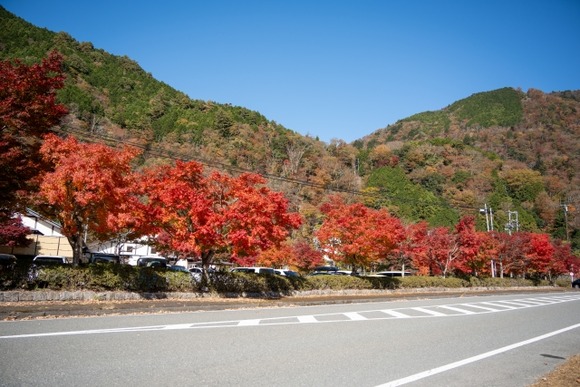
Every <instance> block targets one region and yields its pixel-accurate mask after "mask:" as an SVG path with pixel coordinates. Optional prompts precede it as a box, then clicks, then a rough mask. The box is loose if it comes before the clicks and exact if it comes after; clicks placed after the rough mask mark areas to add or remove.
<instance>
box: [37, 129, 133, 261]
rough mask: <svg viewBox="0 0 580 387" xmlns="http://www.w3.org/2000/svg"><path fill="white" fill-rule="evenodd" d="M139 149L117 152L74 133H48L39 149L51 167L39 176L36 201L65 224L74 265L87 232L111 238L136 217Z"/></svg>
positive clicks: (98, 237)
mask: <svg viewBox="0 0 580 387" xmlns="http://www.w3.org/2000/svg"><path fill="white" fill-rule="evenodd" d="M138 153H139V151H138V150H136V149H134V148H125V149H123V150H121V151H119V150H116V149H114V148H111V147H108V146H106V145H102V144H83V143H80V142H78V141H77V140H76V139H75V138H73V137H68V138H66V139H61V138H59V137H57V136H55V135H47V136H46V138H45V141H44V144H43V145H42V147H41V149H40V154H41V155H42V158H43V159H44V161H45V162H47V163H49V164H50V165H51V166H52V169H53V171H52V172H48V173H45V174H43V175H42V176H41V181H40V191H39V193H38V197H37V200H38V203H39V205H40V206H41V208H42V209H43V210H44V211H45V212H47V213H49V214H51V215H52V216H54V217H55V218H56V219H57V220H58V221H59V222H60V224H61V225H62V233H63V234H64V235H65V236H66V237H67V239H68V241H69V243H70V244H71V246H72V248H73V264H75V265H77V264H78V263H79V262H80V259H81V257H82V251H83V246H84V235H85V233H86V232H87V231H90V233H91V235H92V236H93V237H95V238H97V239H98V240H107V239H109V238H111V236H112V234H114V233H115V231H116V230H118V229H119V228H126V227H131V226H133V225H135V223H136V222H137V221H136V217H135V215H134V211H135V206H136V205H137V204H138V200H137V196H136V195H134V191H133V177H134V175H133V173H132V169H131V161H132V160H133V159H134V158H135V156H137V155H138Z"/></svg>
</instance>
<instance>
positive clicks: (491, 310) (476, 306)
mask: <svg viewBox="0 0 580 387" xmlns="http://www.w3.org/2000/svg"><path fill="white" fill-rule="evenodd" d="M461 305H464V306H468V307H470V308H477V309H483V310H487V311H488V312H501V310H499V309H494V308H488V307H485V306H481V305H475V304H461Z"/></svg>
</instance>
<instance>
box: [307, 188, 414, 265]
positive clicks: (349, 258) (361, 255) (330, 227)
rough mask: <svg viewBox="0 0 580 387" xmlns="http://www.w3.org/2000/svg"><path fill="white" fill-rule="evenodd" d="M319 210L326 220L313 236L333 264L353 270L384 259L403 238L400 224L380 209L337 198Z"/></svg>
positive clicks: (384, 210)
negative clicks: (342, 264)
mask: <svg viewBox="0 0 580 387" xmlns="http://www.w3.org/2000/svg"><path fill="white" fill-rule="evenodd" d="M321 211H322V212H323V213H324V214H325V215H326V217H325V219H324V222H323V223H322V226H321V227H320V229H319V230H318V231H317V232H316V237H317V238H318V240H319V242H320V244H321V247H322V249H323V250H324V251H326V252H327V253H328V254H329V255H330V256H332V257H333V258H334V259H335V260H336V261H339V262H344V263H345V264H347V265H350V266H351V267H352V270H353V271H356V269H357V268H361V267H368V266H369V265H370V263H371V262H378V261H381V260H384V259H386V258H387V256H388V255H389V253H391V252H392V251H393V250H394V249H395V248H396V246H397V243H399V241H400V240H401V239H402V238H403V234H404V233H403V227H402V225H401V222H400V221H399V219H397V218H395V217H393V216H391V215H390V214H389V212H388V211H387V210H386V209H384V208H383V209H380V210H375V209H371V208H368V207H366V206H365V205H364V204H361V203H354V204H346V203H345V202H344V201H343V200H342V199H341V198H340V197H339V196H333V197H331V198H330V199H329V201H328V202H326V203H324V204H323V205H322V206H321Z"/></svg>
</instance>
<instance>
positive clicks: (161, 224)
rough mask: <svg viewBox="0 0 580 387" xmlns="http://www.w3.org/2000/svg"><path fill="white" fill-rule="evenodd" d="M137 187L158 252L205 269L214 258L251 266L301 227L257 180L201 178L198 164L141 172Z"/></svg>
mask: <svg viewBox="0 0 580 387" xmlns="http://www.w3.org/2000/svg"><path fill="white" fill-rule="evenodd" d="M142 181H143V186H144V187H145V188H146V189H145V190H144V195H145V198H146V205H147V207H148V209H149V210H148V213H149V214H150V215H151V216H152V224H153V225H154V232H155V233H156V236H157V238H156V240H157V245H158V247H159V248H160V249H161V250H163V251H168V252H172V253H177V254H178V255H181V256H185V257H188V256H192V257H200V258H201V261H202V265H203V267H204V268H207V267H208V266H209V265H210V264H211V262H212V259H213V257H214V256H215V254H216V253H227V254H230V256H231V257H232V259H233V260H234V261H237V262H247V261H248V260H251V259H254V260H255V257H256V255H257V253H258V252H259V251H261V250H266V249H268V248H270V247H271V246H273V245H278V244H280V243H281V242H283V241H284V240H286V238H287V237H288V235H289V232H290V231H291V230H292V229H295V228H297V227H299V226H300V224H301V217H300V216H299V215H298V214H297V213H291V212H289V211H288V201H287V200H286V198H285V197H284V195H283V194H281V193H279V192H274V191H271V190H270V189H269V188H267V187H266V186H264V183H265V180H264V179H263V178H262V177H260V176H259V175H255V174H242V175H240V176H238V177H232V176H229V175H226V174H222V173H218V172H214V173H211V174H210V175H209V176H205V175H204V174H203V168H202V166H201V165H200V164H199V163H196V162H193V161H191V162H180V161H178V162H176V164H175V166H160V167H156V168H153V169H151V170H148V171H146V172H145V173H144V176H143V178H142Z"/></svg>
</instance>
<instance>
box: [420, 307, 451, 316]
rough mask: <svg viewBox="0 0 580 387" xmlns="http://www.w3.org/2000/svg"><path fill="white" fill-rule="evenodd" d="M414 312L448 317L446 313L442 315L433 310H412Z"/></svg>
mask: <svg viewBox="0 0 580 387" xmlns="http://www.w3.org/2000/svg"><path fill="white" fill-rule="evenodd" d="M411 309H413V310H416V311H417V312H421V313H425V314H428V315H431V316H448V315H447V314H445V313H441V312H436V311H434V310H431V309H426V308H411Z"/></svg>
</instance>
